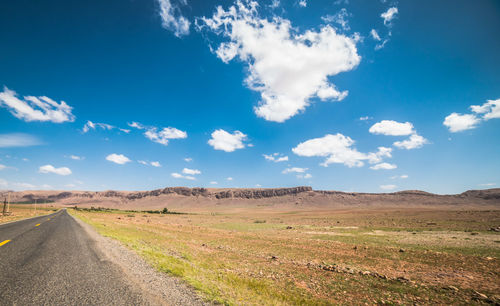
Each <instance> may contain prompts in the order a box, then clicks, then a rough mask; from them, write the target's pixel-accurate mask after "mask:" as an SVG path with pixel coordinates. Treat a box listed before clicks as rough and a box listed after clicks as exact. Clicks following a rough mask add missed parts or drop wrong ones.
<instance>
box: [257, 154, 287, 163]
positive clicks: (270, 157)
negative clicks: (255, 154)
mask: <svg viewBox="0 0 500 306" xmlns="http://www.w3.org/2000/svg"><path fill="white" fill-rule="evenodd" d="M262 156H264V158H265V159H266V160H268V161H272V162H275V163H279V162H284V161H288V156H285V155H283V154H280V153H273V154H262Z"/></svg>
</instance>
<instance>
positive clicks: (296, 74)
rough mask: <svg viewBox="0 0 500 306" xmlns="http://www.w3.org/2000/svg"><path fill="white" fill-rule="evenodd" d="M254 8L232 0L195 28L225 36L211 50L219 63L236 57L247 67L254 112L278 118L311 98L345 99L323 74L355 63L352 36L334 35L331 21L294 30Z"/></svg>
mask: <svg viewBox="0 0 500 306" xmlns="http://www.w3.org/2000/svg"><path fill="white" fill-rule="evenodd" d="M257 7H258V3H257V2H255V1H248V2H242V1H237V2H236V4H235V5H234V6H231V7H230V8H229V9H228V10H224V9H223V8H222V7H221V6H218V7H217V11H216V12H215V13H214V15H213V16H212V17H211V18H205V17H204V18H200V19H198V20H197V25H198V28H199V29H204V28H206V29H209V30H211V31H213V32H215V33H217V34H219V35H221V36H223V37H225V38H227V39H228V41H226V42H222V43H221V44H220V45H219V47H218V48H217V49H216V50H215V53H216V54H217V56H218V57H219V58H220V59H221V60H222V61H223V62H225V63H228V62H229V61H231V60H232V59H234V58H236V57H238V58H239V59H240V60H241V61H243V62H245V63H246V64H247V65H248V76H247V78H246V83H247V85H248V86H249V88H250V89H252V90H255V91H257V92H259V93H260V95H261V101H260V103H259V105H258V106H257V107H256V108H255V113H256V114H257V115H258V116H259V117H262V118H264V119H266V120H269V121H276V122H283V121H285V120H287V119H289V118H290V117H292V116H294V115H296V114H297V113H298V112H299V111H303V110H304V109H305V108H306V107H307V106H308V105H309V104H310V99H311V98H313V97H318V98H319V99H321V100H323V101H326V100H336V101H340V100H342V99H344V98H345V97H346V96H347V91H339V90H337V88H336V86H335V85H334V84H333V83H331V82H330V81H329V80H328V77H330V76H334V75H337V74H339V73H341V72H344V71H349V70H352V69H354V68H355V67H356V66H357V65H358V64H359V62H360V60H361V57H360V56H359V55H358V53H357V49H356V42H357V38H350V37H347V36H345V35H342V34H338V33H337V32H336V31H335V29H334V28H333V27H331V26H330V25H325V26H323V27H321V29H320V30H319V31H314V30H307V31H305V32H304V33H303V34H299V33H296V30H295V28H293V27H292V25H291V23H290V21H289V20H287V19H283V18H280V17H274V18H273V19H271V20H268V19H265V18H262V17H261V16H260V15H259V13H258V10H257Z"/></svg>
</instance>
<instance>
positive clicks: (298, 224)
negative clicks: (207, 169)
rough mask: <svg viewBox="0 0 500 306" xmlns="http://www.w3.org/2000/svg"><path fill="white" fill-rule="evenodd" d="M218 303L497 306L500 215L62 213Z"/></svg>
mask: <svg viewBox="0 0 500 306" xmlns="http://www.w3.org/2000/svg"><path fill="white" fill-rule="evenodd" d="M70 213H71V214H72V215H74V216H76V217H77V218H80V219H81V220H83V221H85V222H87V223H89V224H90V225H92V226H94V227H95V228H96V229H97V230H98V232H99V233H101V234H102V235H104V236H108V237H111V238H114V239H117V240H119V241H121V242H122V243H123V244H124V245H125V246H127V247H128V248H130V249H132V250H134V251H136V252H137V253H138V254H139V255H141V256H142V257H144V258H145V259H146V260H147V261H148V262H149V263H150V264H151V265H153V266H154V267H155V268H157V269H158V270H160V271H163V272H166V273H169V274H172V275H175V276H179V277H180V278H182V279H183V280H185V281H186V282H187V283H189V284H190V285H191V286H193V287H194V288H195V289H196V290H197V291H198V292H199V293H200V294H201V295H202V296H203V297H204V298H205V299H207V300H208V301H213V302H218V303H223V304H254V305H261V304H268V305H269V304H273V305H279V304H318V305H323V304H365V303H368V304H374V303H380V304H483V303H500V296H499V294H498V293H499V292H500V259H499V258H500V233H498V232H496V231H494V229H496V228H497V227H498V226H499V225H500V210H495V209H493V210H492V209H486V210H479V209H474V210H467V209H455V210H453V209H449V208H446V209H439V208H385V209H384V208H376V209H373V208H372V209H370V208H355V209H329V210H319V209H316V210H304V209H302V210H291V209H289V210H276V209H274V210H273V209H271V208H261V209H256V208H255V207H254V208H248V209H244V208H238V209H237V210H231V209H227V210H226V211H225V212H221V211H220V210H219V211H218V212H214V211H212V212H211V211H208V210H207V211H202V210H199V211H197V212H190V213H186V214H158V213H144V212H130V211H128V212H127V211H120V210H101V211H98V210H95V209H94V210H91V209H84V210H82V209H77V210H70Z"/></svg>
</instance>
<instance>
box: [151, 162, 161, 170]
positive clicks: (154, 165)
mask: <svg viewBox="0 0 500 306" xmlns="http://www.w3.org/2000/svg"><path fill="white" fill-rule="evenodd" d="M151 166H153V167H156V168H159V167H161V164H160V162H159V161H152V162H151Z"/></svg>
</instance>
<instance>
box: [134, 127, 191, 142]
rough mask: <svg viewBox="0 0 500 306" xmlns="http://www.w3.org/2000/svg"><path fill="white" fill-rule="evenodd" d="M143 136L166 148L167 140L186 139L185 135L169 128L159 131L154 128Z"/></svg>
mask: <svg viewBox="0 0 500 306" xmlns="http://www.w3.org/2000/svg"><path fill="white" fill-rule="evenodd" d="M144 136H146V138H148V139H149V140H151V141H153V142H156V143H159V144H162V145H165V146H166V145H167V144H168V140H169V139H182V138H187V133H186V132H184V131H181V130H178V129H176V128H171V127H167V128H163V129H162V130H160V131H158V130H157V129H156V128H151V129H149V130H147V131H146V132H145V133H144Z"/></svg>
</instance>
